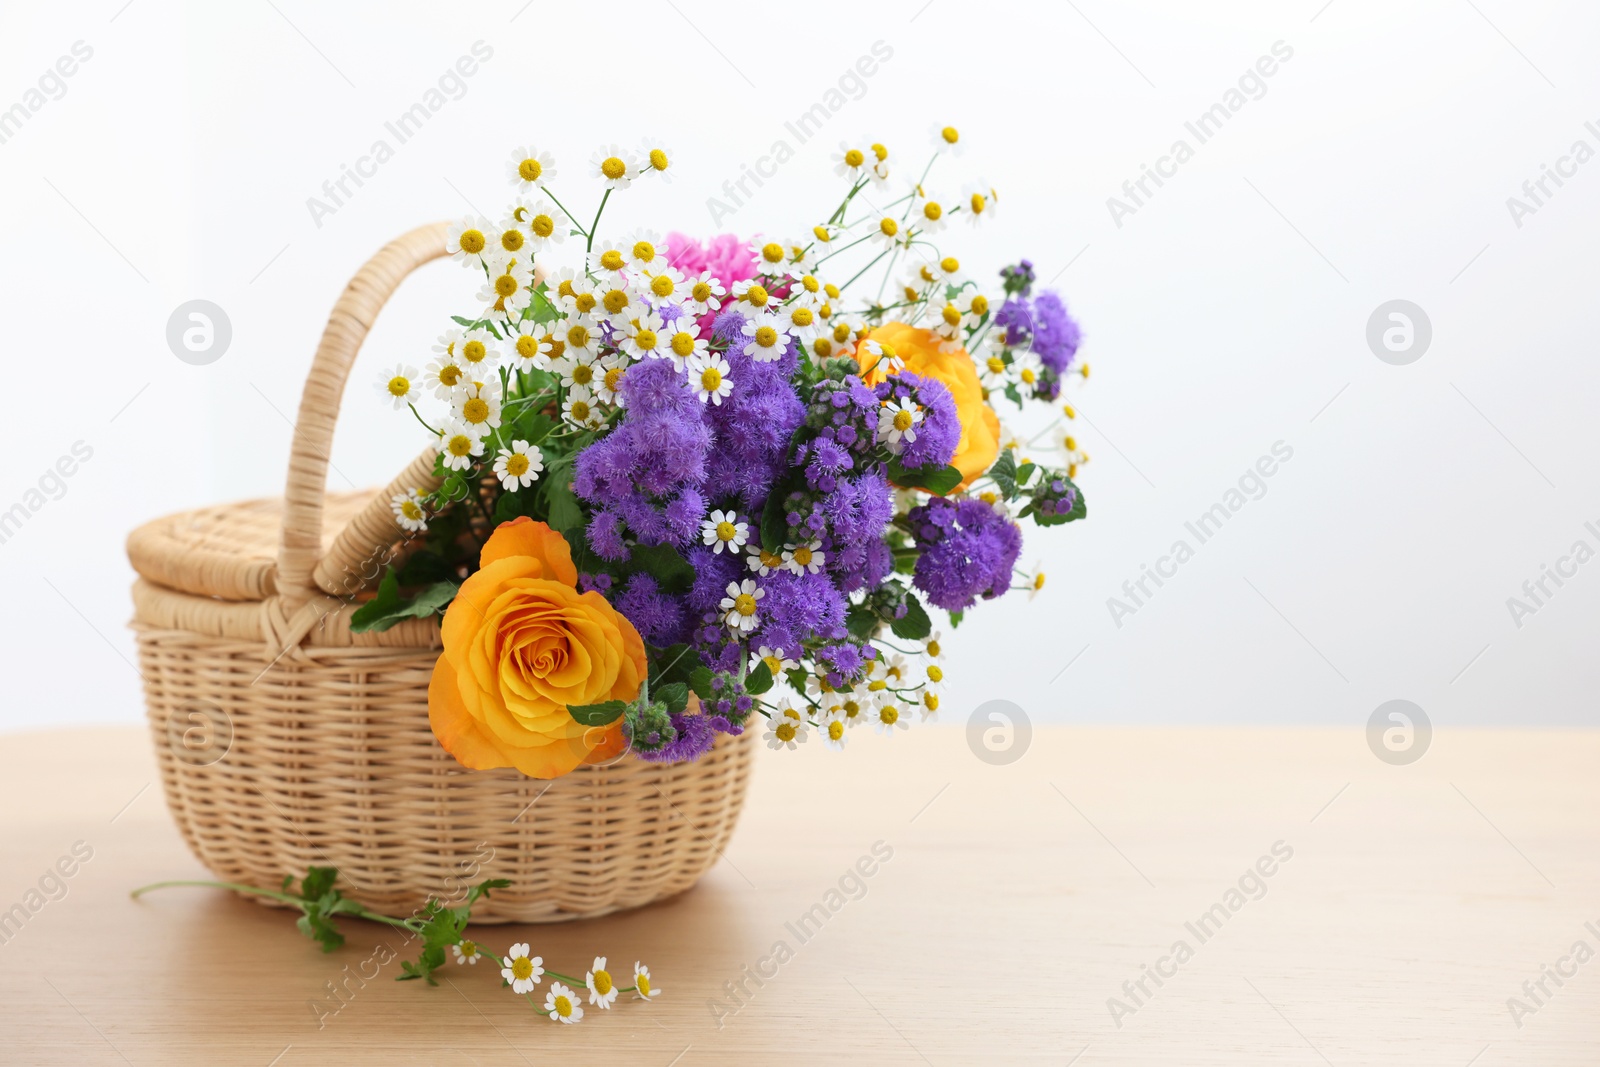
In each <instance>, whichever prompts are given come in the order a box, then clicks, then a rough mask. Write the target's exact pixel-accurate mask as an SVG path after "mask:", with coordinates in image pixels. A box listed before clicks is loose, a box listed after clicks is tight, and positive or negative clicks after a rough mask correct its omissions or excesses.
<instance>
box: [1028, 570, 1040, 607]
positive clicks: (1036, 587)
mask: <svg viewBox="0 0 1600 1067" xmlns="http://www.w3.org/2000/svg"><path fill="white" fill-rule="evenodd" d="M1043 589H1044V564H1043V563H1042V562H1040V563H1035V564H1034V565H1033V571H1032V572H1031V573H1030V574H1029V575H1028V599H1029V600H1032V599H1033V598H1034V597H1036V596H1038V595H1039V593H1040V592H1041V591H1042V590H1043Z"/></svg>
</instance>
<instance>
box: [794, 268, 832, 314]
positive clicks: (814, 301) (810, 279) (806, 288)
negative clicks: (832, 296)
mask: <svg viewBox="0 0 1600 1067" xmlns="http://www.w3.org/2000/svg"><path fill="white" fill-rule="evenodd" d="M789 301H790V302H791V303H793V304H804V305H805V306H806V307H808V308H812V309H813V310H815V309H816V308H820V307H821V306H822V305H823V304H825V303H826V302H827V296H826V295H825V294H824V293H823V291H822V279H821V278H818V277H817V276H816V275H815V274H805V273H802V274H798V275H796V276H795V284H794V285H793V286H791V287H790V289H789Z"/></svg>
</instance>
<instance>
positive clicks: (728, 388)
mask: <svg viewBox="0 0 1600 1067" xmlns="http://www.w3.org/2000/svg"><path fill="white" fill-rule="evenodd" d="M731 369H732V368H731V367H729V366H728V361H727V360H725V359H723V358H722V357H721V356H719V355H717V354H716V353H715V352H702V353H700V354H699V355H697V356H694V357H692V358H691V359H690V360H689V368H688V374H689V387H690V388H691V389H692V390H694V394H695V396H697V397H699V398H700V402H701V403H702V404H707V403H709V404H716V405H717V406H718V407H720V406H721V405H722V398H723V397H725V396H727V395H728V394H729V393H731V392H733V379H732V378H730V377H728V371H730V370H731Z"/></svg>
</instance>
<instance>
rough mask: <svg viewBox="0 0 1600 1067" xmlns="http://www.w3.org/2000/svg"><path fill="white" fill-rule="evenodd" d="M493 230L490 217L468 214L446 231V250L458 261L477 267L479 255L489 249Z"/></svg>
mask: <svg viewBox="0 0 1600 1067" xmlns="http://www.w3.org/2000/svg"><path fill="white" fill-rule="evenodd" d="M493 232H494V227H493V226H491V225H489V220H488V219H486V218H481V217H476V216H473V215H468V216H466V217H465V218H463V219H462V220H461V221H460V222H457V223H455V224H454V225H452V226H451V227H450V229H449V230H448V231H447V232H446V234H445V240H444V250H445V251H446V252H448V253H450V258H451V259H453V260H455V261H456V262H457V263H461V264H463V265H464V266H468V267H475V266H477V265H478V260H479V257H480V256H482V255H483V253H484V252H486V251H487V250H488V248H489V234H491V233H493Z"/></svg>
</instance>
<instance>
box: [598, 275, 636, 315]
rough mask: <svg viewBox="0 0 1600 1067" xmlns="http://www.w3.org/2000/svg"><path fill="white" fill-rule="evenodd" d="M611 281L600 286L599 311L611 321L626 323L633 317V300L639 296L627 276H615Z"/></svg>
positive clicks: (631, 280)
mask: <svg viewBox="0 0 1600 1067" xmlns="http://www.w3.org/2000/svg"><path fill="white" fill-rule="evenodd" d="M612 279H613V280H612V281H610V282H602V283H601V285H600V289H599V293H600V309H601V310H602V311H604V312H605V313H606V315H607V316H608V317H610V318H611V319H613V320H616V319H621V320H623V321H626V320H627V319H630V318H632V317H633V314H634V308H635V306H636V304H635V300H634V298H635V297H637V296H641V294H640V293H639V291H638V290H637V289H636V288H634V284H633V279H632V278H630V277H628V276H627V275H625V274H616V275H613V276H612Z"/></svg>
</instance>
